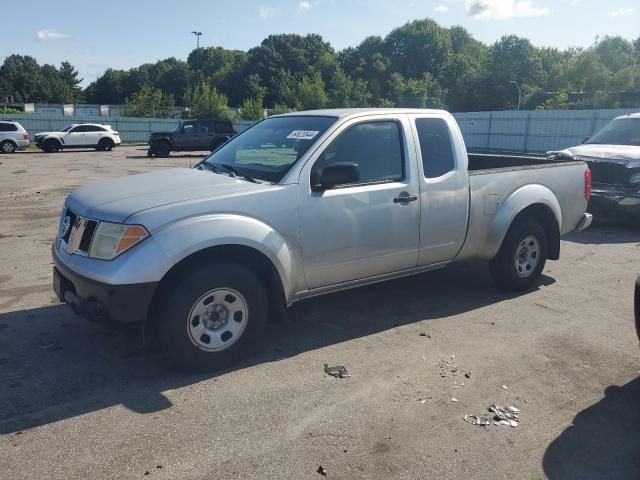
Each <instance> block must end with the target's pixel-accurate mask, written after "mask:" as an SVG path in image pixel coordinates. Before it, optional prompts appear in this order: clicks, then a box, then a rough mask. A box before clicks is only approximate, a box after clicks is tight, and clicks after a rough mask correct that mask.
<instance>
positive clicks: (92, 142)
mask: <svg viewBox="0 0 640 480" xmlns="http://www.w3.org/2000/svg"><path fill="white" fill-rule="evenodd" d="M34 140H35V142H36V144H37V145H38V147H40V148H41V149H42V150H44V151H45V152H48V153H53V152H58V151H60V150H65V149H68V148H95V149H96V150H100V151H108V150H112V149H113V148H114V147H115V146H116V145H120V143H122V141H121V140H120V133H119V132H117V131H115V130H113V129H112V128H111V125H102V124H100V123H81V124H73V125H69V126H68V127H65V128H63V129H62V130H60V131H59V132H40V133H38V134H37V135H36V136H35V137H34Z"/></svg>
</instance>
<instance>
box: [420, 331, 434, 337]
mask: <svg viewBox="0 0 640 480" xmlns="http://www.w3.org/2000/svg"><path fill="white" fill-rule="evenodd" d="M420 336H421V337H427V338H431V334H430V333H427V332H420Z"/></svg>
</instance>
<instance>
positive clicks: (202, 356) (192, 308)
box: [147, 263, 268, 371]
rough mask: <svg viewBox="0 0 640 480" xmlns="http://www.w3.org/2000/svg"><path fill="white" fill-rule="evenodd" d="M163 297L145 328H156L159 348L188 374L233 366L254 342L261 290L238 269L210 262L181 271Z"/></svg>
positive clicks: (261, 314) (262, 304)
mask: <svg viewBox="0 0 640 480" xmlns="http://www.w3.org/2000/svg"><path fill="white" fill-rule="evenodd" d="M163 298H164V300H163V302H162V305H160V306H159V308H157V309H156V312H158V313H157V318H151V319H150V321H149V322H148V324H147V325H148V327H147V328H151V329H155V328H157V329H158V333H159V339H160V348H162V349H163V350H164V351H165V352H166V354H167V356H168V357H169V360H170V361H171V362H172V363H174V364H177V365H178V366H180V367H182V368H185V369H188V370H195V371H212V370H219V369H222V368H227V367H229V366H231V365H233V364H234V363H236V362H238V361H239V360H240V359H241V358H242V357H244V356H245V355H246V354H247V353H248V352H249V351H251V349H252V348H253V346H254V345H255V344H256V343H257V341H258V340H259V338H260V335H261V333H262V331H263V329H264V325H265V322H266V319H267V311H268V301H267V295H266V293H265V289H264V286H263V285H262V283H261V282H260V280H259V279H258V277H257V276H256V275H255V274H254V273H253V272H252V271H251V270H249V269H247V268H246V267H243V266H240V265H233V264H220V263H212V264H208V265H202V266H200V267H198V268H196V269H195V270H190V271H185V272H183V274H181V275H180V276H179V277H178V278H176V279H175V281H174V282H173V283H172V284H171V285H170V286H169V288H168V289H167V292H166V294H165V295H163ZM151 334H153V333H152V332H151Z"/></svg>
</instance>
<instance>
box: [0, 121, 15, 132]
mask: <svg viewBox="0 0 640 480" xmlns="http://www.w3.org/2000/svg"><path fill="white" fill-rule="evenodd" d="M17 131H18V126H17V125H16V124H15V123H8V122H0V132H17Z"/></svg>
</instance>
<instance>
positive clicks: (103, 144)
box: [96, 138, 115, 152]
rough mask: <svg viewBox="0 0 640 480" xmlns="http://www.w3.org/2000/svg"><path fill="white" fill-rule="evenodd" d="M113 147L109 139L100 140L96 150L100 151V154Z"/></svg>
mask: <svg viewBox="0 0 640 480" xmlns="http://www.w3.org/2000/svg"><path fill="white" fill-rule="evenodd" d="M113 147H115V144H114V143H113V140H111V139H110V138H101V139H100V141H99V142H98V148H97V149H96V150H100V151H101V152H105V151H108V150H112V149H113Z"/></svg>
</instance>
